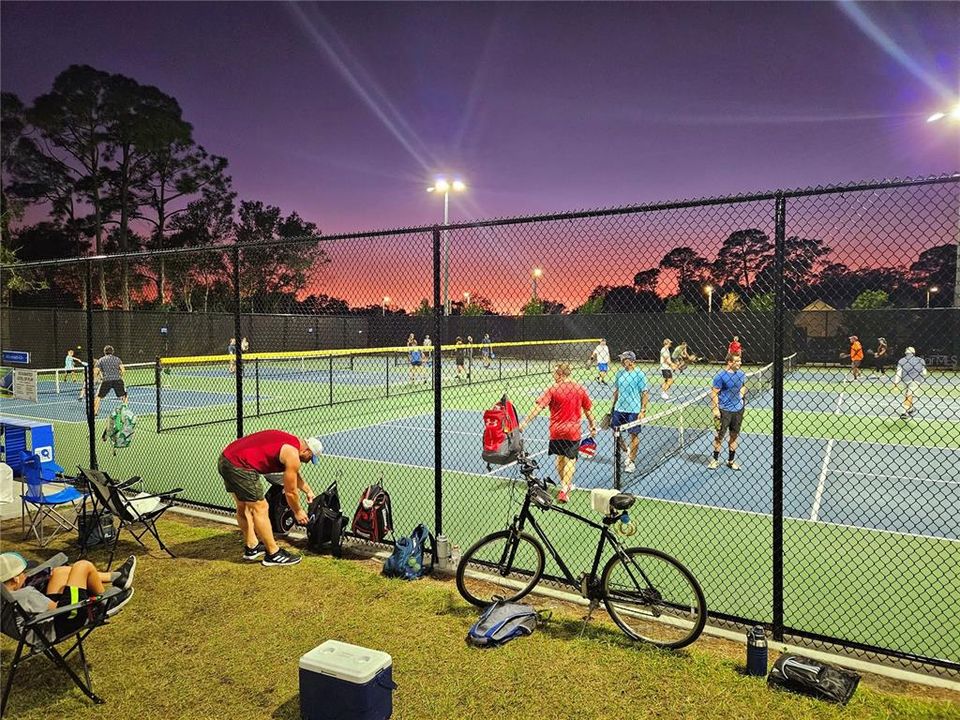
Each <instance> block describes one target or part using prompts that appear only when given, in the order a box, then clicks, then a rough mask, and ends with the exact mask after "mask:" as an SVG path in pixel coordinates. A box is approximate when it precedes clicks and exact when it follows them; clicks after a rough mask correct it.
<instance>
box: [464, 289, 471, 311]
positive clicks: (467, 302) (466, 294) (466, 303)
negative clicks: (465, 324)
mask: <svg viewBox="0 0 960 720" xmlns="http://www.w3.org/2000/svg"><path fill="white" fill-rule="evenodd" d="M468 307H470V293H469V292H464V293H463V314H464V315H466V313H467V308H468Z"/></svg>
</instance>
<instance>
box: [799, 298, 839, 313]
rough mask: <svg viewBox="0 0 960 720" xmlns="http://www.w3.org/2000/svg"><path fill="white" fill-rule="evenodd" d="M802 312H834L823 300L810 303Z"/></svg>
mask: <svg viewBox="0 0 960 720" xmlns="http://www.w3.org/2000/svg"><path fill="white" fill-rule="evenodd" d="M803 310H804V312H806V311H807V310H836V308H835V307H833V306H831V305H828V304H827V303H825V302H824V301H823V300H814V301H813V302H812V303H810V304H809V305H807V306H806V307H805V308H804V309H803Z"/></svg>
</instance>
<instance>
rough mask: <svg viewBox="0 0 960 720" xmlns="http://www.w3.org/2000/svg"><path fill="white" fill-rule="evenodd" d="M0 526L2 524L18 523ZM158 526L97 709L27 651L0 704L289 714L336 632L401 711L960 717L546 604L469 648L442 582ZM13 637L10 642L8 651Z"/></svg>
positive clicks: (103, 632)
mask: <svg viewBox="0 0 960 720" xmlns="http://www.w3.org/2000/svg"><path fill="white" fill-rule="evenodd" d="M4 527H5V528H6V529H7V530H8V531H9V535H10V536H14V530H15V529H16V530H17V531H18V530H19V521H18V520H17V521H8V523H7V524H6V525H5V526H4ZM161 532H162V535H163V537H164V539H165V540H166V541H168V542H169V544H170V546H171V547H172V548H173V550H174V552H175V553H176V554H177V555H178V558H177V559H175V560H171V559H169V558H167V557H166V556H160V555H159V554H157V553H156V552H154V553H153V554H152V555H147V554H145V553H143V551H142V550H140V549H139V548H137V552H138V554H140V564H139V566H138V570H137V575H136V582H135V587H136V591H137V592H136V595H135V597H134V599H133V601H132V602H131V603H130V605H129V606H128V607H127V609H125V610H124V611H123V612H122V613H120V614H119V615H118V616H117V617H116V618H115V619H114V620H113V621H112V622H111V623H110V626H108V627H105V628H101V629H99V630H97V631H96V632H95V633H93V635H92V636H91V637H90V639H89V641H88V643H87V654H88V658H89V659H90V662H91V666H92V676H93V682H94V688H95V690H96V691H97V693H98V694H100V695H101V696H102V697H103V698H105V699H106V701H107V705H105V706H102V707H98V706H95V705H93V704H91V703H90V702H89V701H87V700H86V698H85V697H84V696H83V695H82V694H81V693H80V692H79V691H78V690H76V689H75V688H73V686H72V684H71V683H70V681H69V680H68V679H66V678H65V677H64V676H62V674H60V673H52V672H51V666H50V664H49V663H48V662H47V661H45V660H43V659H41V658H35V659H33V660H31V661H30V662H28V663H26V664H24V665H23V666H22V667H21V669H20V671H19V672H18V674H17V678H16V681H15V685H14V690H13V694H12V698H11V701H10V706H9V708H8V712H9V717H11V718H44V719H46V718H51V717H70V718H74V719H76V720H83V719H85V718H98V719H100V718H110V719H111V720H113V719H118V718H164V717H166V718H211V719H212V718H224V719H228V718H229V719H230V720H236V719H237V718H275V719H278V720H279V719H283V718H290V719H291V720H293V719H295V718H298V717H299V699H298V673H297V661H298V658H299V657H300V655H302V654H303V653H305V652H307V651H308V650H310V649H311V648H313V647H315V646H316V645H319V644H320V643H321V642H323V641H324V640H326V639H329V638H334V639H338V640H342V641H345V642H351V643H355V644H358V645H364V646H367V647H371V648H376V649H379V650H383V651H386V652H388V653H390V654H391V655H392V657H393V668H394V669H393V676H394V680H395V682H396V683H397V685H398V689H397V690H396V692H395V693H394V715H393V717H394V718H397V719H398V720H402V719H404V718H411V719H412V718H416V719H417V720H425V719H433V718H436V719H438V720H439V719H445V718H458V719H459V718H463V719H470V718H478V719H479V718H484V719H486V718H493V717H504V718H538V719H539V718H578V719H585V718H614V717H629V718H722V717H726V718H791V719H800V718H841V717H842V718H844V719H845V720H846V719H849V718H885V719H888V718H910V719H917V720H920V719H923V718H929V719H932V718H958V719H960V694H957V693H950V692H948V691H943V690H937V689H931V688H926V687H920V686H910V685H905V684H901V683H894V682H892V681H889V680H885V679H881V678H876V677H872V676H866V677H865V678H864V680H863V682H862V683H861V686H860V688H859V689H858V691H857V693H856V695H855V696H854V698H853V700H852V701H851V702H850V704H849V705H848V706H847V707H846V708H837V707H834V706H831V705H828V704H826V703H820V702H817V701H814V700H809V699H805V698H802V697H797V696H793V695H789V694H786V693H781V692H773V691H770V690H768V689H767V687H766V684H765V683H764V682H763V681H762V680H758V679H755V678H748V677H745V676H744V675H742V674H741V669H742V663H743V656H744V649H743V646H741V645H736V644H734V643H728V642H726V641H721V640H717V639H713V638H707V637H702V638H701V639H700V640H698V641H697V642H696V643H695V644H694V645H693V646H692V647H690V648H688V649H687V650H686V651H682V652H678V653H668V652H664V651H659V650H654V649H650V648H645V647H642V646H638V645H636V644H633V643H631V642H630V641H628V640H627V639H626V637H625V636H623V635H622V634H621V633H620V632H619V631H618V630H616V629H615V628H614V627H613V625H612V624H611V623H610V622H609V620H608V619H607V617H606V615H605V614H603V613H598V615H597V616H595V618H594V620H593V621H592V622H591V624H590V625H589V626H587V628H586V630H585V631H584V632H583V633H582V635H581V630H582V628H583V624H582V623H581V622H580V620H579V617H580V615H579V612H578V610H577V609H575V608H573V607H570V606H565V605H557V604H556V603H554V601H550V602H551V603H554V607H555V609H554V617H553V619H552V620H551V621H550V622H548V623H547V624H546V625H544V626H543V627H542V628H541V629H540V630H538V631H537V632H536V633H535V634H534V635H533V636H532V637H529V638H525V639H522V640H517V641H515V642H513V643H510V644H509V645H507V646H505V647H503V648H501V649H498V650H489V651H482V650H476V649H473V648H469V647H467V645H466V644H465V643H464V635H465V633H466V631H467V628H468V627H469V625H470V624H471V623H472V622H473V620H474V619H475V617H476V611H475V610H474V609H473V608H472V607H470V606H468V605H467V604H466V603H465V602H464V601H462V600H461V599H460V597H459V595H458V594H457V592H456V589H455V587H454V584H453V582H452V581H451V580H441V579H425V580H422V581H419V582H415V583H405V582H402V581H397V580H387V579H385V578H383V577H381V576H380V575H379V568H380V562H379V561H378V560H376V559H365V558H364V557H363V556H362V555H360V554H359V553H357V552H353V553H351V552H350V550H349V549H348V551H347V553H346V558H345V559H343V560H334V559H332V558H330V557H327V556H314V555H308V556H307V557H306V558H305V559H304V562H303V563H301V564H300V565H299V566H297V567H295V568H264V567H261V566H260V565H259V564H246V563H243V562H242V561H241V560H239V558H238V555H239V553H238V551H239V549H240V538H239V535H238V533H237V531H236V529H235V528H232V527H230V526H227V525H223V524H218V523H209V522H205V521H200V520H195V519H192V518H185V517H183V516H173V517H170V516H168V519H167V520H165V521H164V522H163V523H162V525H161ZM58 540H59V539H58ZM4 544H5V546H6V547H5V548H4V549H11V548H14V547H17V545H15V544H13V543H9V542H6V543H4ZM134 547H136V546H132V545H124V546H122V548H121V552H122V553H123V554H125V553H126V552H130V551H133V549H134ZM151 547H152V545H151ZM22 549H24V550H25V552H26V554H28V555H29V556H31V557H33V558H37V559H41V558H46V557H48V556H49V555H51V554H53V553H54V552H56V551H58V550H64V551H66V552H68V553H69V554H70V555H71V556H72V557H75V556H76V549H75V548H74V547H72V546H70V544H69V541H68V540H66V539H65V540H63V541H60V542H55V543H53V544H52V546H51V547H48V548H47V549H44V550H42V551H36V550H35V549H34V548H33V547H31V546H29V545H28V546H25V547H24V548H22ZM92 559H93V560H94V561H95V562H96V561H101V562H102V561H103V560H105V556H104V554H103V553H102V552H100V553H94V555H93V556H92ZM535 603H536V604H537V606H538V607H540V606H545V605H546V604H547V601H545V600H544V599H543V598H536V599H535ZM13 649H14V646H13V643H12V642H10V641H9V639H7V638H4V641H3V643H2V644H0V650H2V660H3V662H4V664H6V663H9V662H10V659H11V654H12V652H13ZM771 660H773V658H771Z"/></svg>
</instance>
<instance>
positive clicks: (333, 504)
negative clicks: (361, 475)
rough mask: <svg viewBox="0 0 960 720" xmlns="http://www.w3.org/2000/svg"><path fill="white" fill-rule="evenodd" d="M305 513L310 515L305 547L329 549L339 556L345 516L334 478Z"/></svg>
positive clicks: (345, 524) (313, 549)
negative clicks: (341, 508) (341, 510)
mask: <svg viewBox="0 0 960 720" xmlns="http://www.w3.org/2000/svg"><path fill="white" fill-rule="evenodd" d="M307 515H309V516H310V520H309V521H308V522H307V547H308V548H310V550H312V551H313V552H323V551H324V550H327V549H329V550H330V553H331V554H332V555H333V556H334V557H337V558H338V557H340V556H341V554H342V550H341V545H342V543H343V532H344V530H345V528H346V526H347V517H346V516H345V515H344V514H343V513H341V512H340V493H339V492H338V491H337V481H336V480H334V481H333V482H332V483H330V486H329V487H328V488H327V489H326V490H324V491H323V492H322V493H320V494H319V495H317V496H316V497H315V498H314V499H313V502H311V503H310V509H309V510H308V511H307Z"/></svg>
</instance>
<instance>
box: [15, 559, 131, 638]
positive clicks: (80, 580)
mask: <svg viewBox="0 0 960 720" xmlns="http://www.w3.org/2000/svg"><path fill="white" fill-rule="evenodd" d="M136 568H137V559H136V558H135V557H134V556H133V555H131V556H130V557H129V558H127V561H126V562H125V563H124V564H123V565H121V566H120V568H119V570H117V571H115V572H112V573H105V572H100V571H99V570H97V568H96V566H95V565H94V564H93V563H92V562H90V561H89V560H78V561H77V562H75V563H73V564H72V565H62V566H60V567H55V568H51V569H49V570H45V571H41V572H38V573H36V574H35V575H32V576H31V577H29V578H28V577H27V574H26V569H27V561H26V560H24V559H23V556H22V555H20V554H19V553H15V552H5V553H0V582H2V583H3V584H4V586H5V587H6V588H7V590H9V591H10V593H11V594H12V595H13V597H14V599H15V600H16V601H17V603H18V604H19V605H20V606H21V607H22V608H23V609H24V610H26V611H27V612H31V613H38V614H39V613H44V612H47V611H49V610H55V609H56V608H58V607H65V606H67V605H73V604H75V603H79V602H82V601H84V600H86V599H87V598H89V597H92V596H94V595H100V594H102V593H103V591H104V585H105V584H106V583H110V584H111V585H113V586H114V587H116V588H120V589H121V590H123V592H122V593H121V594H120V595H118V596H117V597H116V599H115V601H114V602H113V604H112V606H111V607H110V609H109V610H107V615H108V616H111V615H114V614H115V613H116V612H117V611H119V610H120V608H121V607H123V606H124V605H126V604H127V603H128V602H129V601H130V598H131V597H133V587H131V586H132V585H133V573H134V570H136ZM86 619H87V618H86V617H85V613H80V612H77V613H69V614H67V615H60V616H57V617H56V618H54V626H53V633H52V636H50V633H49V631H48V639H50V640H53V639H54V638H55V637H62V636H64V635H68V634H70V633H72V632H73V631H75V630H77V629H79V628H80V627H82V626H83V624H84V623H85V622H86Z"/></svg>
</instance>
